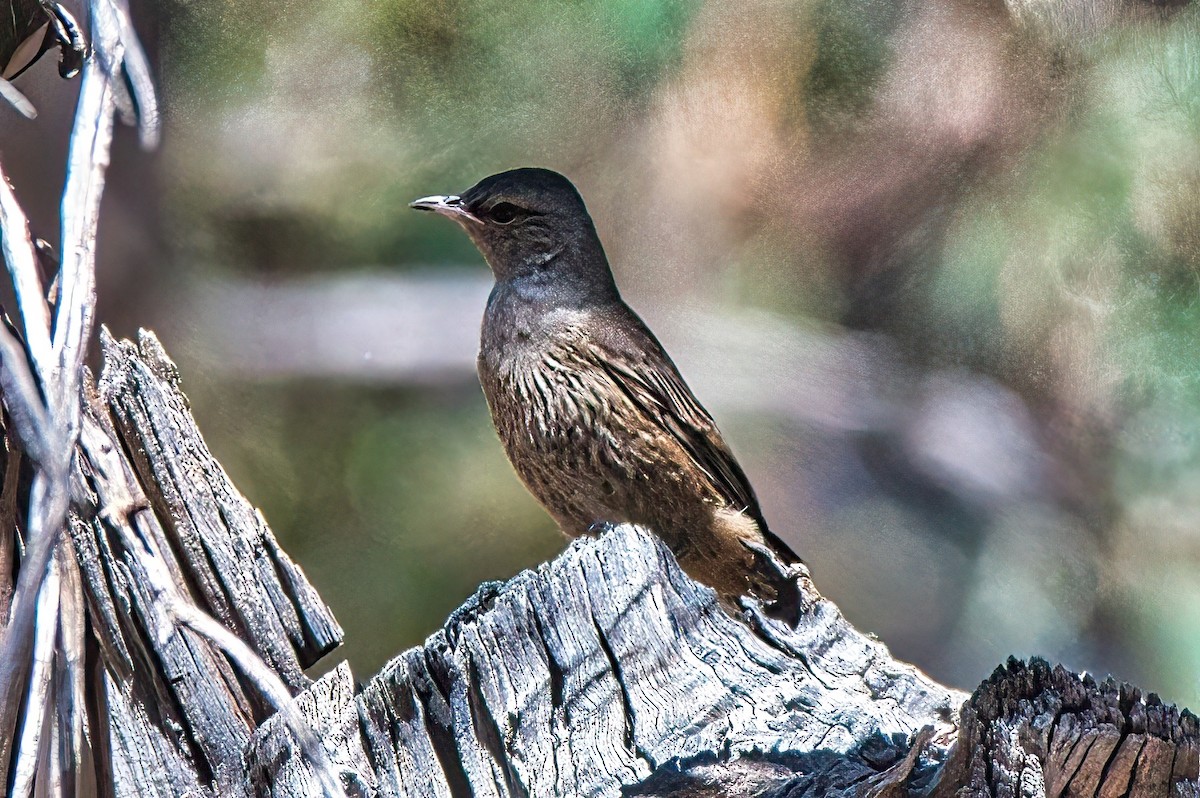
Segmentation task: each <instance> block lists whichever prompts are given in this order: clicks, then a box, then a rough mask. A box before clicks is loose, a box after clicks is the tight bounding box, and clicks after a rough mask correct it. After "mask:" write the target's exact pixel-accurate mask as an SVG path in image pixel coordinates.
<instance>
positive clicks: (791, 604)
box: [742, 540, 808, 626]
mask: <svg viewBox="0 0 1200 798" xmlns="http://www.w3.org/2000/svg"><path fill="white" fill-rule="evenodd" d="M742 545H743V546H745V547H746V548H747V549H748V550H749V551H750V552H751V553H752V554H753V555H754V557H755V559H756V560H757V561H758V562H757V567H758V568H759V573H760V574H761V575H762V577H763V580H762V581H763V582H765V583H766V584H767V586H768V588H769V590H770V592H771V593H773V594H774V595H771V596H758V598H759V600H760V601H761V602H762V606H763V612H764V613H765V614H766V615H767V617H769V618H774V619H775V620H777V621H783V622H784V623H786V624H787V625H788V626H795V625H796V624H797V623H798V622H799V620H800V611H801V607H802V605H803V595H802V591H801V588H800V582H799V579H800V577H802V576H804V575H805V574H806V573H807V572H808V569H807V568H806V567H805V566H804V564H803V563H794V564H789V563H785V562H783V561H782V560H780V559H779V557H778V556H776V554H775V552H773V551H771V550H770V549H769V548H767V547H766V546H764V545H762V544H761V543H757V542H754V541H749V540H743V541H742Z"/></svg>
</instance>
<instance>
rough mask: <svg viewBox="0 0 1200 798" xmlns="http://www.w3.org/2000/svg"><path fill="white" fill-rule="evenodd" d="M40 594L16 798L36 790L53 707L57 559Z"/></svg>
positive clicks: (14, 786)
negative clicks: (52, 681) (42, 750)
mask: <svg viewBox="0 0 1200 798" xmlns="http://www.w3.org/2000/svg"><path fill="white" fill-rule="evenodd" d="M42 586H43V589H42V592H41V593H40V594H39V595H38V600H37V610H38V613H37V614H38V621H39V624H38V628H37V634H36V635H35V638H34V643H33V674H32V676H31V677H30V680H29V694H28V697H27V698H26V706H25V716H24V718H23V719H22V722H21V743H20V747H19V748H17V757H16V766H15V768H14V773H13V784H12V792H11V793H10V795H11V796H12V798H26V796H28V795H30V794H31V793H32V791H33V780H34V776H35V774H36V773H37V770H38V760H39V756H38V754H39V751H40V749H41V747H42V733H43V730H44V726H45V723H44V721H45V717H46V714H47V712H48V710H49V706H48V703H47V701H48V698H49V690H50V679H51V676H53V674H54V638H55V633H56V632H57V631H58V600H59V592H58V591H59V574H58V563H57V561H53V562H52V563H51V565H50V571H49V572H48V573H47V574H46V580H45V581H44V582H43V583H42Z"/></svg>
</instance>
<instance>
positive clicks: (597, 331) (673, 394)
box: [410, 167, 801, 620]
mask: <svg viewBox="0 0 1200 798" xmlns="http://www.w3.org/2000/svg"><path fill="white" fill-rule="evenodd" d="M410 206H411V207H412V208H415V209H417V210H422V211H431V212H433V213H436V214H440V215H442V216H445V217H447V218H449V219H451V220H453V221H454V222H456V223H457V224H458V225H459V226H460V227H461V228H462V229H463V230H464V231H466V233H467V235H468V236H469V237H470V239H471V241H472V242H473V243H474V244H475V246H476V247H477V248H478V249H479V251H480V252H481V253H482V255H483V257H484V260H485V261H486V262H487V264H488V266H489V267H490V269H491V272H492V275H493V277H494V285H493V287H492V291H491V293H490V295H489V297H488V300H487V306H486V309H485V311H484V315H483V322H482V325H481V329H480V348H479V355H478V358H477V363H476V365H477V371H478V374H479V381H480V384H481V385H482V387H483V393H484V396H485V398H486V400H487V404H488V408H489V410H490V411H491V416H492V422H493V424H494V426H495V429H496V432H497V434H498V436H499V438H500V441H501V443H502V444H503V447H504V450H505V453H506V454H507V456H508V460H509V462H510V463H511V464H512V466H513V469H514V470H515V471H516V473H517V475H518V477H520V479H521V481H522V482H523V483H524V484H525V486H526V487H527V488H528V490H529V492H530V493H532V494H533V496H534V498H536V499H537V500H538V502H540V503H541V505H542V506H543V507H544V508H545V509H546V511H547V512H548V513H549V514H550V516H551V517H552V518H553V519H554V520H555V521H556V522H557V523H558V525H559V527H560V528H561V529H562V531H563V532H564V533H565V534H566V535H567V536H568V537H572V538H574V537H579V536H583V535H591V534H597V533H598V532H600V531H603V530H604V529H606V528H608V527H611V526H613V525H616V524H622V523H631V524H636V525H639V526H641V527H643V528H646V529H649V530H650V531H652V532H653V533H654V534H656V535H658V536H659V538H660V539H662V540H663V541H664V542H665V543H666V545H667V546H668V548H670V549H671V551H672V553H673V554H674V555H675V558H676V560H677V561H678V562H679V564H680V565H681V566H682V567H683V569H684V571H685V572H687V573H688V575H689V576H691V577H692V578H693V579H695V580H697V581H699V582H701V583H703V584H706V585H708V586H709V587H711V588H713V589H714V590H715V591H716V592H717V594H718V596H719V597H720V598H721V599H722V601H723V602H725V603H726V605H727V606H732V607H738V606H740V602H739V597H741V596H753V597H755V598H757V599H759V600H760V602H761V605H762V606H763V607H764V608H765V609H766V612H767V614H768V615H770V616H773V617H776V618H782V619H785V620H792V619H795V617H796V615H797V612H798V607H799V600H800V597H799V593H798V587H797V583H796V579H795V575H796V566H797V565H800V564H801V560H800V558H799V557H798V556H797V555H796V554H795V553H794V552H793V551H792V549H791V548H790V547H789V546H788V545H787V544H786V543H784V542H783V540H781V539H780V538H779V537H778V536H776V535H775V534H774V533H772V532H771V531H770V529H769V528H768V526H767V522H766V519H765V518H764V517H763V513H762V509H761V508H760V506H759V502H758V499H757V497H756V496H755V493H754V489H753V488H752V487H751V485H750V482H749V480H748V479H747V478H746V474H745V473H744V472H743V470H742V468H741V466H740V465H738V462H737V460H736V459H735V458H734V456H733V453H732V452H731V451H730V449H729V446H728V445H727V444H726V443H725V440H724V438H723V437H722V436H721V433H720V432H719V431H718V429H717V426H716V424H715V423H714V421H713V418H712V416H711V415H710V414H709V412H708V411H707V410H706V409H705V408H704V406H703V405H702V404H701V403H700V401H699V400H698V399H697V398H696V396H695V394H694V393H693V392H692V390H691V388H689V387H688V385H687V383H686V382H684V379H683V377H682V376H681V374H680V372H679V369H678V368H676V366H675V363H674V362H673V361H672V360H671V358H670V356H669V355H668V354H667V352H666V350H665V349H664V348H663V346H662V344H660V343H659V341H658V339H657V338H656V337H655V336H654V334H653V333H652V332H651V331H650V329H649V327H647V326H646V324H645V322H643V321H642V319H641V317H640V316H638V314H637V313H636V312H634V310H633V309H631V308H630V307H629V305H627V304H626V303H625V300H624V299H623V298H622V296H621V293H620V291H619V290H618V288H617V284H616V281H615V279H614V277H613V272H612V269H611V267H610V266H609V262H608V258H607V256H606V255H605V252H604V247H603V245H602V244H601V242H600V238H599V236H598V234H597V232H596V228H595V225H594V223H593V221H592V218H591V216H590V214H589V213H588V210H587V207H586V206H585V204H584V201H583V198H582V197H581V196H580V194H579V192H578V190H577V189H576V188H575V186H574V185H573V184H572V183H571V181H570V180H569V179H567V178H566V177H564V176H563V175H561V174H559V173H558V172H554V171H551V170H549V169H542V168H534V167H525V168H521V169H513V170H510V171H506V172H501V173H499V174H495V175H492V176H490V177H487V178H484V179H483V180H481V181H480V182H478V183H477V184H475V185H474V186H472V187H471V188H469V189H467V190H466V191H465V192H463V193H462V194H461V195H435V196H429V197H423V198H421V199H418V200H415V201H413V202H412V203H410Z"/></svg>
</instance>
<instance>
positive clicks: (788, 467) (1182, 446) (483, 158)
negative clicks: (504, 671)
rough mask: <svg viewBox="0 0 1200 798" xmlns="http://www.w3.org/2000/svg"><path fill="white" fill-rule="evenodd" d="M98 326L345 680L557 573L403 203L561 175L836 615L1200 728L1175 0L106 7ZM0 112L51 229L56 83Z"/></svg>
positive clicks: (458, 301)
mask: <svg viewBox="0 0 1200 798" xmlns="http://www.w3.org/2000/svg"><path fill="white" fill-rule="evenodd" d="M134 14H135V20H136V21H137V23H138V26H139V29H140V30H141V31H142V33H143V35H144V37H145V39H146V41H147V44H148V46H149V48H150V50H151V53H152V56H153V58H154V60H155V62H156V64H157V69H158V74H159V75H160V85H161V90H162V99H163V106H164V112H165V135H164V138H163V143H162V146H161V148H160V149H159V150H158V151H157V152H155V153H150V154H147V153H143V152H141V151H140V150H139V149H138V147H137V145H136V141H135V137H134V135H133V134H132V132H131V131H129V130H123V131H120V132H119V133H118V141H117V147H116V151H115V154H114V163H113V167H112V171H111V181H112V187H111V190H110V193H109V194H108V195H107V197H106V200H105V205H104V208H103V213H104V216H103V218H102V222H101V230H102V235H101V241H100V253H101V274H100V287H99V290H100V311H99V318H100V320H101V321H103V322H105V323H107V324H108V325H109V326H110V327H111V328H112V329H113V330H114V331H115V332H117V333H118V334H123V335H131V334H133V333H134V332H135V331H136V329H137V327H139V326H147V327H152V328H154V329H156V330H157V332H158V333H159V335H160V336H161V337H162V339H163V341H164V343H165V344H166V346H167V348H168V350H169V351H170V352H171V353H172V354H173V355H174V356H175V358H176V359H177V360H178V362H179V364H180V366H181V369H182V374H183V380H184V382H183V387H184V389H185V390H186V391H187V393H188V395H189V397H190V398H191V400H192V404H193V409H194V411H195V413H196V415H197V417H198V419H199V422H200V426H201V429H202V430H203V431H204V432H205V434H206V436H207V438H208V441H209V443H210V444H211V446H212V448H213V450H214V451H215V453H216V455H217V457H218V458H219V459H220V460H221V461H222V462H223V463H224V465H225V466H226V468H227V469H228V470H229V472H230V473H231V474H232V476H233V478H234V479H235V481H236V482H237V484H238V485H239V486H240V487H241V489H242V490H243V491H244V492H245V493H246V494H247V495H248V496H249V497H250V498H251V499H252V500H253V501H254V502H256V503H257V504H258V505H260V506H261V507H262V508H263V510H264V512H265V514H266V517H267V519H268V521H269V522H270V523H271V525H272V526H273V528H274V530H275V532H276V534H277V536H278V537H279V539H280V541H281V542H282V544H283V545H284V547H285V548H286V549H287V550H288V551H289V552H290V553H291V555H292V556H293V557H294V558H295V559H296V560H297V561H298V562H300V563H301V565H302V566H303V567H304V569H305V571H306V572H307V573H308V574H309V576H310V577H311V578H312V580H313V581H314V582H315V584H316V585H317V587H318V588H319V589H320V590H321V592H322V594H323V596H324V597H325V598H326V600H328V601H329V602H330V604H332V606H333V608H334V611H335V613H336V614H337V617H338V618H339V619H340V620H341V622H342V624H343V625H344V626H345V628H346V632H347V643H346V646H345V648H344V649H343V651H342V652H341V655H338V654H335V655H333V656H331V657H330V658H329V661H330V663H333V662H335V661H336V660H337V659H339V656H345V657H347V658H349V660H350V662H351V663H352V665H353V667H354V669H355V672H356V674H357V675H358V676H359V678H366V677H368V676H369V675H370V674H372V673H374V672H375V671H376V670H377V669H378V668H379V667H380V666H381V665H382V664H383V663H384V662H385V661H386V660H387V659H388V658H390V657H391V656H392V655H394V654H396V653H397V652H399V651H400V650H401V649H403V648H405V647H407V646H410V645H413V644H415V643H417V642H419V641H420V640H421V639H423V637H424V636H426V635H427V634H429V633H430V632H431V631H433V630H434V629H435V628H437V627H438V626H439V625H440V624H441V622H442V621H443V620H444V619H445V617H446V615H447V614H448V613H449V612H450V611H451V610H452V609H453V608H454V607H456V606H457V605H458V604H460V603H461V602H462V601H463V600H464V599H465V598H466V597H467V596H468V595H469V594H470V593H471V592H472V591H473V590H474V589H475V587H476V586H477V585H478V584H479V582H481V581H483V580H488V579H504V578H506V577H509V576H511V575H513V574H514V573H516V572H517V571H519V570H520V569H522V568H527V567H531V566H534V565H536V564H538V563H539V562H542V561H544V560H546V559H548V558H550V557H553V556H554V555H555V554H556V552H558V551H559V550H560V549H561V548H562V546H563V540H562V539H561V538H560V537H559V535H558V533H557V532H556V530H555V528H554V526H553V524H552V523H551V522H550V521H549V519H548V518H547V517H546V516H545V515H544V514H543V513H542V511H541V510H540V508H539V507H538V506H537V505H536V504H535V503H534V502H533V500H532V499H531V498H530V497H529V496H528V495H527V494H526V493H525V491H524V489H523V488H522V487H521V485H520V484H519V483H518V481H517V480H516V478H515V477H514V476H513V474H512V473H511V471H510V469H509V467H508V465H507V463H506V461H505V460H504V457H503V454H502V453H501V450H500V447H499V444H498V442H497V441H496V440H495V438H494V435H493V433H492V431H491V428H490V422H489V419H488V417H487V411H486V408H485V405H484V402H483V399H482V396H481V394H480V392H479V389H478V385H477V383H476V381H475V377H474V372H473V358H474V352H475V347H476V342H477V334H478V323H479V316H480V314H481V312H482V308H483V302H484V300H485V298H486V295H487V291H488V289H489V286H490V279H489V276H488V274H487V271H486V268H485V267H484V266H483V264H482V261H481V260H480V258H479V257H478V255H477V254H476V253H475V251H474V249H473V248H472V247H471V245H470V244H469V243H468V242H467V240H466V238H465V237H464V236H463V235H461V233H460V232H459V231H458V230H457V229H455V228H454V227H453V225H451V224H450V223H448V222H445V221H444V220H441V219H436V218H430V217H428V216H425V215H419V214H415V213H412V212H410V211H408V210H407V208H406V205H407V203H408V202H409V201H410V200H411V199H413V198H415V197H418V196H422V195H426V194H433V193H454V192H456V191H460V190H462V189H465V188H466V187H468V186H469V185H470V184H472V183H473V182H475V181H476V180H478V179H479V178H481V177H484V176H486V175H488V174H490V173H492V172H495V171H499V170H501V169H504V168H510V167H515V166H522V165H542V166H548V167H551V168H554V169H558V170H560V171H563V172H565V173H566V174H568V175H569V176H570V177H571V178H572V179H573V180H574V181H575V182H576V183H577V185H578V186H579V187H580V189H581V191H582V193H583V195H584V196H585V198H586V199H587V201H588V203H589V206H590V208H591V211H592V213H593V216H594V217H595V220H596V224H597V227H598V229H599V231H600V235H601V238H602V239H603V240H604V242H605V244H606V246H607V248H608V252H609V255H610V258H611V260H612V261H613V265H614V270H615V272H616V275H617V279H618V282H619V284H620V285H621V286H622V288H623V290H624V293H625V296H626V299H627V300H628V301H629V302H630V304H632V305H633V306H634V307H635V309H637V310H638V311H640V312H641V313H642V314H643V315H644V316H645V317H646V319H647V320H648V322H649V323H650V324H651V326H652V327H653V328H654V329H655V330H656V331H657V332H658V333H659V336H660V338H661V339H662V340H663V342H664V344H665V345H666V346H667V348H668V350H670V351H671V352H672V353H673V354H674V356H675V359H676V361H677V362H678V364H679V365H680V367H681V369H682V371H683V373H684V374H685V376H686V377H687V378H688V379H689V381H690V382H691V383H692V386H693V388H694V389H695V390H696V392H697V394H698V395H699V396H700V397H701V399H702V400H703V401H705V402H706V404H707V405H708V406H709V409H710V410H711V411H712V412H713V413H714V415H715V416H716V418H717V420H718V422H719V424H720V426H721V427H722V429H723V431H724V433H725V436H726V438H727V439H728V440H729V441H730V442H731V444H732V446H733V448H734V450H735V452H736V453H737V455H738V457H739V459H740V460H741V462H742V464H743V465H744V467H745V470H746V471H747V472H748V474H749V476H750V478H751V480H752V481H753V483H754V485H755V486H756V488H757V490H758V493H759V495H760V498H761V501H762V504H763V506H764V509H765V512H766V516H767V518H768V519H769V520H770V522H771V525H772V527H773V528H774V529H775V531H776V532H777V533H778V534H780V535H781V536H782V537H784V538H785V539H787V540H788V541H789V542H791V543H792V544H793V545H794V547H795V548H796V549H797V551H799V552H800V553H801V554H802V555H803V556H804V557H805V559H806V560H807V561H808V562H809V564H810V566H811V568H812V570H813V573H814V576H815V578H816V581H817V584H818V586H819V587H820V588H821V589H822V590H823V591H824V592H825V593H826V594H827V595H828V596H829V597H831V598H832V599H833V600H834V601H836V602H837V603H838V605H839V606H840V607H841V608H842V609H843V611H844V612H845V613H846V614H847V615H848V616H849V618H850V619H851V620H852V621H853V622H854V623H855V624H856V625H857V626H859V627H860V628H862V629H864V630H867V631H872V632H875V633H877V634H878V635H879V636H880V637H881V638H882V639H883V640H884V641H885V642H886V643H888V644H889V646H890V647H891V648H892V650H893V651H894V652H895V653H896V655H898V656H899V657H902V658H904V659H907V660H909V661H912V662H914V663H916V664H917V665H919V666H920V667H922V668H924V669H925V670H927V671H928V672H930V673H931V674H932V675H934V676H935V677H937V678H939V679H941V680H944V681H947V682H949V683H952V684H954V685H957V686H960V687H964V688H967V689H970V688H973V687H974V686H975V685H976V684H977V683H978V682H979V681H980V680H981V679H983V678H984V677H986V676H987V675H988V673H989V672H990V670H991V669H992V668H993V667H994V666H995V665H997V664H998V663H1000V662H1001V661H1003V659H1004V658H1005V657H1007V656H1009V655H1010V654H1012V655H1017V656H1029V655H1032V654H1040V655H1042V656H1045V657H1047V658H1049V659H1050V660H1052V661H1056V662H1059V661H1060V662H1063V663H1065V664H1066V665H1067V666H1068V667H1070V668H1072V669H1085V670H1088V671H1091V672H1093V673H1097V674H1100V675H1104V674H1107V673H1114V674H1116V675H1118V676H1120V677H1123V678H1126V679H1129V680H1131V681H1134V682H1135V683H1137V684H1139V685H1140V686H1142V687H1143V688H1145V689H1148V690H1154V691H1157V692H1160V693H1161V694H1162V695H1163V696H1164V697H1165V698H1166V699H1168V700H1173V701H1178V702H1181V703H1184V704H1188V705H1191V706H1192V707H1193V708H1195V707H1196V706H1197V705H1200V579H1198V578H1197V576H1198V572H1197V565H1198V564H1200V369H1198V359H1200V340H1198V330H1200V15H1198V13H1197V10H1196V9H1194V8H1191V7H1188V6H1186V5H1185V6H1182V7H1177V6H1175V5H1174V4H1171V3H1142V2H1134V1H1133V0H1130V1H1129V2H1116V0H1112V1H1111V2H1106V1H1105V0H1078V1H1077V2H1064V3H1043V2H1034V1H1033V0H1024V1H1022V0H1012V1H1011V2H1010V3H1008V4H1007V5H1006V4H1003V3H999V2H978V0H907V1H906V2H892V1H891V0H796V1H794V2H789V1H787V0H744V1H743V2H739V3H728V2H716V1H715V0H611V1H610V2H578V1H575V2H557V1H554V2H552V1H551V0H527V2H522V3H511V2H502V1H501V0H446V1H444V2H431V0H376V1H375V2H363V0H283V1H282V2H268V1H267V0H241V2H237V3H234V2H221V1H214V2H179V0H173V1H171V0H168V2H163V3H160V4H150V3H146V2H142V3H135V4H134ZM50 61H51V59H45V63H40V64H38V65H37V66H36V67H35V68H34V69H33V70H31V72H30V73H29V74H28V75H26V76H23V77H22V78H20V79H19V81H18V86H19V87H20V88H21V89H22V90H23V91H25V92H26V94H27V95H29V97H30V98H31V99H32V100H33V101H34V102H35V104H37V105H38V107H39V109H40V110H41V112H42V113H41V115H40V116H39V118H38V119H37V120H35V121H32V122H29V121H25V120H23V119H21V118H19V117H18V116H16V115H15V114H14V113H13V112H12V111H11V110H8V109H7V108H5V109H0V148H2V149H3V154H4V159H5V164H6V166H7V168H8V169H9V171H10V172H11V173H12V177H13V180H14V183H16V185H17V189H18V192H19V193H20V194H21V196H22V197H23V198H24V199H25V202H26V205H27V207H28V210H29V211H30V213H31V215H32V216H33V219H34V225H35V227H36V228H37V232H38V233H39V234H40V235H43V236H45V237H47V238H51V237H52V236H54V235H55V233H56V221H55V218H54V216H55V210H56V209H55V206H54V204H55V201H56V197H57V193H58V181H59V180H61V176H62V175H61V169H62V167H61V161H62V157H61V152H62V147H63V146H65V135H66V129H67V120H68V118H69V114H70V111H71V106H72V102H73V99H72V97H73V93H74V92H75V91H76V84H73V83H64V82H62V81H60V80H59V79H58V77H57V75H56V74H55V71H54V65H53V64H52V63H50Z"/></svg>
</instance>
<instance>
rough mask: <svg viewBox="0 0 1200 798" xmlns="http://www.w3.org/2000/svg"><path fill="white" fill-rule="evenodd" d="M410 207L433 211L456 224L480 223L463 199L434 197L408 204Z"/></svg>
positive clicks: (423, 198) (422, 198)
mask: <svg viewBox="0 0 1200 798" xmlns="http://www.w3.org/2000/svg"><path fill="white" fill-rule="evenodd" d="M408 207H410V208H416V209H417V210H418V211H433V212H434V213H440V214H441V215H442V216H446V217H448V218H450V219H453V220H454V221H456V222H463V221H470V222H478V221H479V219H478V217H476V216H475V214H473V213H471V212H470V211H469V210H467V206H466V205H463V202H462V197H457V196H453V195H451V196H448V197H443V196H441V195H434V196H432V197H421V199H419V200H413V201H412V202H410V203H408Z"/></svg>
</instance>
